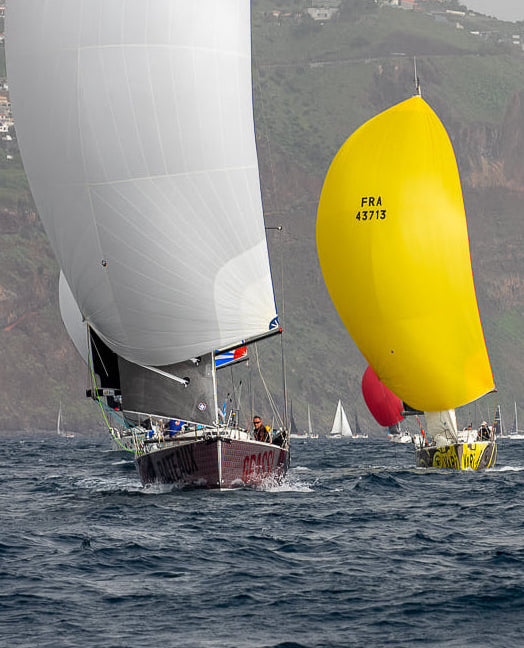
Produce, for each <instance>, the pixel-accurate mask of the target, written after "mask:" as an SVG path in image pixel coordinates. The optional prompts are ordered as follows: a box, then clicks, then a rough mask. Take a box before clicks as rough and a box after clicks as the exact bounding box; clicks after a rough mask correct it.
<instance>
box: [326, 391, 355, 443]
mask: <svg viewBox="0 0 524 648" xmlns="http://www.w3.org/2000/svg"><path fill="white" fill-rule="evenodd" d="M330 436H343V437H352V436H353V432H352V430H351V425H350V424H349V421H348V418H347V416H346V412H345V411H344V408H343V406H342V402H341V401H340V400H339V401H338V405H337V411H336V412H335V419H334V420H333V427H332V428H331V434H330Z"/></svg>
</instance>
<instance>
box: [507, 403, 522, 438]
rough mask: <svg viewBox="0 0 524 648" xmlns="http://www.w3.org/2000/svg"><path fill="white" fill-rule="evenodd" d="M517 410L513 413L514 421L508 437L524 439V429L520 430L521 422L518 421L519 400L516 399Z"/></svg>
mask: <svg viewBox="0 0 524 648" xmlns="http://www.w3.org/2000/svg"><path fill="white" fill-rule="evenodd" d="M514 407H515V412H514V415H513V423H512V425H511V428H510V429H509V431H508V438H509V439H524V431H523V430H519V422H518V416H517V402H516V401H515V405H514Z"/></svg>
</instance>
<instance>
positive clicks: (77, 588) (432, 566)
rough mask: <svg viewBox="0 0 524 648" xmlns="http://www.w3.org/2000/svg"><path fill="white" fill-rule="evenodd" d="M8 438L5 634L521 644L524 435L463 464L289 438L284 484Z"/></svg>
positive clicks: (136, 642) (1, 569) (0, 634)
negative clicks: (182, 482) (182, 476)
mask: <svg viewBox="0 0 524 648" xmlns="http://www.w3.org/2000/svg"><path fill="white" fill-rule="evenodd" d="M2 440H3V447H2V456H1V460H0V461H1V470H0V497H1V509H0V510H1V513H0V515H1V535H0V646H2V648H21V647H23V648H35V647H38V648H48V647H49V648H61V647H71V648H73V647H82V648H91V647H92V648H102V647H103V648H139V647H140V648H143V647H144V646H148V647H152V648H158V647H168V648H171V647H181V648H208V647H211V648H244V647H250V648H251V647H261V648H277V647H278V648H331V647H347V646H350V647H352V646H365V647H366V648H375V647H381V646H388V647H390V646H402V647H404V646H425V647H426V646H450V647H458V648H463V647H466V646H468V647H470V646H471V647H479V648H480V647H488V646H497V647H499V646H500V647H504V648H511V647H513V646H515V647H519V648H520V647H522V646H524V540H523V538H524V535H523V531H524V525H523V520H524V441H501V442H499V459H498V463H497V466H496V467H495V468H494V469H492V470H489V471H485V472H455V471H451V470H423V469H416V468H414V453H413V448H412V447H411V446H405V445H398V444H393V443H391V442H388V441H386V440H383V441H382V440H371V439H370V440H368V441H365V440H353V441H351V440H346V439H337V440H335V439H332V440H330V439H318V440H314V439H308V440H293V442H292V468H291V470H290V472H289V474H288V477H287V479H286V481H285V483H284V484H283V485H281V486H272V487H271V486H268V487H267V488H266V489H264V490H258V491H255V490H237V491H230V492H203V491H179V490H170V489H169V488H155V489H149V490H146V489H144V488H142V486H141V485H140V482H139V481H138V478H137V475H136V473H135V469H134V465H133V463H132V461H131V459H130V457H129V456H125V455H123V454H122V453H116V452H113V451H111V450H110V443H109V439H105V438H97V439H92V438H87V437H78V436H77V437H75V438H74V439H65V438H60V437H57V436H34V435H33V436H29V435H27V434H26V435H23V434H22V433H21V434H19V435H14V434H9V435H7V434H4V435H2Z"/></svg>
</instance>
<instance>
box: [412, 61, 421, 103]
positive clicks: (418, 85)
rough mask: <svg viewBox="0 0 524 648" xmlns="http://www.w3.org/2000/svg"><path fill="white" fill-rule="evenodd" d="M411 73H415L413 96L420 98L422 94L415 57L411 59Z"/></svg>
mask: <svg viewBox="0 0 524 648" xmlns="http://www.w3.org/2000/svg"><path fill="white" fill-rule="evenodd" d="M413 71H414V73H415V94H417V95H418V96H419V97H421V96H422V92H421V91H420V79H419V78H418V74H417V57H416V56H414V57H413Z"/></svg>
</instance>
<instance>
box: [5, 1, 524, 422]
mask: <svg viewBox="0 0 524 648" xmlns="http://www.w3.org/2000/svg"><path fill="white" fill-rule="evenodd" d="M311 4H312V3H311V2H308V1H307V0H253V2H252V17H253V53H254V64H253V79H254V101H255V120H256V127H257V143H258V147H259V157H260V161H261V172H262V189H263V197H264V207H265V212H266V219H267V222H268V224H277V223H278V224H280V223H281V224H283V225H284V230H283V231H282V232H271V233H270V235H269V245H270V252H271V259H272V267H273V274H274V278H275V287H276V292H277V304H278V307H279V312H280V315H281V319H282V320H283V323H284V326H285V348H286V353H287V368H288V387H289V391H290V394H291V396H292V398H293V408H294V415H295V418H296V420H297V424H298V426H299V428H300V429H303V428H304V427H305V416H306V414H305V413H306V404H307V403H309V404H311V405H312V407H313V416H314V420H315V425H316V426H317V427H318V428H319V429H320V430H321V431H322V430H326V429H327V428H328V427H329V425H330V423H331V418H332V416H333V415H334V409H335V406H336V403H337V400H338V398H342V400H343V402H344V404H345V406H346V411H347V412H348V414H350V413H352V412H353V411H355V410H356V411H358V414H359V419H360V420H361V423H362V424H363V426H364V427H368V428H369V429H371V430H375V431H376V432H377V433H378V431H379V429H378V426H376V424H375V423H374V422H373V421H372V419H371V417H370V415H369V413H368V412H367V408H366V406H365V404H364V402H363V399H362V396H361V393H360V378H361V376H362V373H363V371H364V369H365V361H364V360H363V358H362V356H361V355H360V353H359V352H358V350H357V349H356V347H355V345H354V344H353V342H352V341H351V339H350V338H349V336H348V335H347V333H346V331H345V329H344V328H343V326H342V324H341V322H340V320H339V318H338V315H337V314H336V312H335V310H334V308H333V306H332V304H331V301H330V299H329V296H328V294H327V291H326V288H325V285H324V282H323V279H322V276H321V273H320V269H319V266H318V261H317V256H316V246H315V220H316V207H317V203H318V196H319V192H320V187H321V184H322V179H323V177H324V175H325V173H326V171H327V168H328V166H329V163H330V161H331V159H332V157H333V155H334V154H335V152H336V151H337V150H338V148H339V147H340V145H341V144H342V143H343V141H344V140H345V139H346V138H347V136H348V135H349V134H350V133H351V132H352V131H353V130H354V129H355V128H357V127H358V126H359V125H360V124H362V123H363V122H364V121H365V120H366V119H368V118H369V117H371V116H372V115H374V114H376V113H377V112H379V111H380V110H382V109H384V108H386V107H388V106H390V105H392V104H394V103H396V102H398V101H401V100H402V99H405V98H406V97H408V96H410V95H411V94H412V93H413V91H414V57H416V65H417V73H418V76H419V78H420V80H421V83H422V90H423V95H424V96H425V97H426V99H427V100H428V101H429V102H430V103H431V105H432V106H433V107H434V108H435V110H436V111H437V113H438V114H439V116H440V117H441V119H442V120H443V121H444V123H445V125H446V127H447V128H448V130H449V131H450V134H451V136H452V139H453V142H454V144H455V146H456V149H457V154H458V157H459V163H460V164H461V165H462V169H463V170H464V171H465V173H464V175H463V182H464V184H465V186H466V187H468V185H471V187H470V188H467V191H466V194H465V202H466V208H467V212H468V221H469V227H470V237H471V241H472V249H473V259H472V264H473V270H474V274H475V278H476V282H477V292H478V297H479V306H480V310H481V315H482V318H483V322H484V329H485V333H486V337H487V340H488V348H489V351H490V355H491V358H492V361H493V368H494V372H495V377H496V382H497V385H498V388H499V394H500V398H501V399H502V400H503V401H504V402H505V404H506V405H508V406H509V405H510V404H512V402H513V399H516V400H517V401H519V402H520V406H521V407H523V408H524V394H523V393H522V390H520V393H519V390H518V389H517V388H516V387H515V384H516V383H517V380H518V379H519V377H520V375H521V373H522V370H523V364H524V361H523V353H522V351H523V342H522V340H524V330H523V327H524V325H523V324H522V322H523V321H524V318H523V317H522V314H523V304H524V294H523V292H524V289H523V283H524V282H523V280H522V274H523V271H524V257H523V253H522V252H521V250H523V249H524V245H522V243H523V242H522V233H521V210H520V207H519V203H520V201H521V199H522V194H521V192H520V191H519V190H518V189H516V190H513V191H508V189H507V187H502V188H500V189H496V188H494V187H490V186H489V184H490V182H491V183H492V184H496V182H499V181H502V180H503V164H502V162H501V161H500V160H498V159H496V156H497V155H498V154H499V148H500V146H499V144H498V139H497V138H499V134H498V133H499V130H500V128H501V125H502V123H503V121H504V119H505V114H506V108H507V106H508V103H509V101H510V99H511V98H512V97H513V96H514V95H515V93H517V92H519V91H523V90H524V59H523V54H522V51H521V50H520V49H519V48H517V47H515V46H513V45H511V43H510V42H509V41H508V35H511V25H506V24H505V23H499V22H497V21H494V20H492V19H488V18H486V17H479V16H469V15H468V16H465V17H464V18H463V19H461V21H460V22H461V24H462V26H463V27H464V28H463V29H458V28H457V26H456V22H457V21H449V20H440V19H439V20H437V19H436V18H435V17H434V16H431V15H428V12H430V11H436V10H439V9H440V10H442V9H443V8H445V7H449V8H454V9H458V10H460V9H461V4H460V3H458V2H452V1H450V2H447V3H441V2H436V0H435V1H433V0H427V2H425V3H424V6H425V11H423V12H420V13H418V12H411V11H404V10H402V9H399V8H394V7H391V6H381V3H375V2H371V1H368V0H359V1H357V0H346V1H344V2H342V3H341V11H340V13H339V14H338V15H337V16H336V17H335V18H334V19H333V20H330V21H325V22H323V23H320V22H319V21H314V20H313V19H312V18H311V17H310V16H308V15H306V14H305V13H304V11H305V9H306V8H308V7H310V6H311ZM382 4H383V3H382ZM278 12H280V14H279V13H278ZM275 13H276V14H278V15H274V14H275ZM283 14H289V15H283ZM472 31H479V32H482V33H483V34H485V35H484V36H480V35H474V34H472V33H471V32H472ZM523 36H524V34H523ZM3 65H4V58H3V48H0V71H1V69H2V66H3ZM490 138H491V139H490ZM8 146H10V145H9V143H8V142H1V143H0V211H1V213H2V225H1V227H0V316H1V317H3V318H4V319H2V320H1V321H0V325H1V326H0V352H1V353H2V357H3V358H4V362H3V368H2V377H3V382H6V383H8V388H7V389H4V390H3V392H2V394H0V412H1V413H2V417H3V422H4V424H3V426H0V427H11V429H13V427H16V426H17V425H19V424H21V425H23V426H25V427H28V426H33V427H48V428H49V427H52V426H53V422H54V419H55V416H56V409H57V406H58V403H59V401H63V404H64V406H65V409H66V413H67V414H68V418H69V421H70V422H71V423H73V424H74V425H76V426H77V427H81V426H82V425H83V424H86V422H87V424H88V425H93V421H95V420H98V419H97V416H98V415H97V412H96V407H95V406H94V405H93V404H92V403H89V402H87V401H86V399H84V398H83V389H84V387H85V386H86V380H85V378H86V369H85V367H84V365H83V364H82V361H81V360H80V359H79V358H78V357H77V356H76V352H75V350H74V349H73V347H72V344H71V342H70V341H69V339H68V337H67V334H66V333H65V330H64V328H63V325H62V323H61V320H60V316H59V314H58V305H57V295H56V282H57V277H58V268H57V266H56V263H55V261H54V258H53V256H52V254H51V251H50V249H49V246H48V244H47V241H46V239H45V235H44V233H43V229H42V227H41V225H40V224H39V222H38V221H37V220H36V218H35V209H34V205H33V203H32V199H31V196H30V193H29V190H28V185H27V181H26V179H25V176H24V174H23V171H22V168H21V165H20V161H19V159H18V158H17V156H16V155H15V156H14V158H13V159H12V160H9V161H8V160H7V158H6V154H7V147H8ZM497 147H498V148H497ZM2 151H3V155H2ZM475 156H477V157H475ZM497 164H498V166H496V165H497ZM490 165H491V166H490ZM473 170H474V171H475V173H476V175H475V179H474V181H473V175H472V173H473ZM495 171H497V173H495ZM497 174H498V175H497ZM479 177H481V180H479ZM501 179H502V180H501ZM522 189H523V190H524V187H523V188H522ZM282 277H283V281H282ZM399 291H401V288H399ZM2 296H4V299H3V301H2ZM402 300H403V296H402V295H401V294H400V298H399V302H400V307H403V306H404V304H403V301H402ZM32 313H37V314H32ZM22 316H25V317H24V318H23V319H20V323H19V324H15V326H14V327H13V328H9V327H11V325H12V324H13V323H14V322H16V321H18V320H17V318H20V317H22ZM6 327H7V328H9V331H6V330H4V329H5V328H6ZM274 353H275V352H273V351H267V352H264V354H262V356H263V358H262V359H263V361H265V360H268V359H274V358H273V356H272V354H274ZM265 364H267V363H265ZM277 364H278V363H277ZM4 377H5V381H4ZM270 378H271V382H272V383H273V385H275V386H277V385H279V381H280V377H279V376H277V374H276V373H275V375H273V376H271V377H270ZM493 398H494V399H496V398H498V397H497V396H494V397H493ZM490 406H491V405H490ZM21 412H23V414H21ZM73 416H76V420H75V419H74V418H73ZM36 419H37V420H38V422H39V423H40V422H41V425H39V424H36V423H35V420H36Z"/></svg>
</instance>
